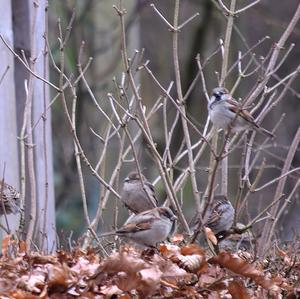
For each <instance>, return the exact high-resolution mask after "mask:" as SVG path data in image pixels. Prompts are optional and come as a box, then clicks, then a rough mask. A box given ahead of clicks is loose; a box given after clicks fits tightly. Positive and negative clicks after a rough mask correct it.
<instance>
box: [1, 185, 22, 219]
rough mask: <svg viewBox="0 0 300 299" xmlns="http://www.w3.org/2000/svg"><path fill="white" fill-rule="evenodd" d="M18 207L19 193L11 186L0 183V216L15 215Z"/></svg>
mask: <svg viewBox="0 0 300 299" xmlns="http://www.w3.org/2000/svg"><path fill="white" fill-rule="evenodd" d="M19 206H20V193H19V192H18V191H17V190H16V189H15V188H14V187H12V186H11V185H8V184H6V183H2V181H0V216H1V215H4V214H11V213H13V214H16V213H17V212H18V211H19Z"/></svg>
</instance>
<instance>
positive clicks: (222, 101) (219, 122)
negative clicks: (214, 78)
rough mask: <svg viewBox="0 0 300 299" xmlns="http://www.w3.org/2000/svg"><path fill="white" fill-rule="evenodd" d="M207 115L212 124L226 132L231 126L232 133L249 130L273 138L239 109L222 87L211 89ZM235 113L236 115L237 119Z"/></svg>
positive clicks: (248, 113) (251, 117) (246, 112)
mask: <svg viewBox="0 0 300 299" xmlns="http://www.w3.org/2000/svg"><path fill="white" fill-rule="evenodd" d="M208 113H209V117H210V119H211V121H212V123H213V124H214V125H215V126H216V127H219V128H222V129H224V130H227V129H228V128H229V126H232V132H240V131H243V130H247V129H249V128H251V129H254V130H257V131H259V132H262V133H264V134H265V135H267V136H269V137H271V138H273V137H274V134H273V133H271V132H269V131H268V130H266V129H264V128H262V127H261V126H259V125H258V124H257V123H256V122H255V119H254V118H253V116H252V115H251V114H250V112H249V111H247V110H245V109H243V108H241V106H240V105H239V103H238V102H236V101H235V100H234V99H233V98H232V96H231V94H230V93H229V92H228V90H227V89H226V88H224V87H216V88H214V89H213V91H212V96H211V98H210V101H209V103H208ZM236 113H238V116H237V117H236Z"/></svg>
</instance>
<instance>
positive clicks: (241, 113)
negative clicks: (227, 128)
mask: <svg viewBox="0 0 300 299" xmlns="http://www.w3.org/2000/svg"><path fill="white" fill-rule="evenodd" d="M228 103H229V104H230V106H229V110H230V111H232V112H233V113H238V114H239V116H240V117H242V118H243V119H245V120H246V121H248V122H250V123H251V124H252V125H254V126H255V127H257V128H258V127H259V126H258V124H257V123H256V122H255V120H254V118H253V116H252V115H251V114H250V112H249V111H247V110H245V109H243V108H242V109H241V107H240V105H239V103H238V102H236V101H234V100H228Z"/></svg>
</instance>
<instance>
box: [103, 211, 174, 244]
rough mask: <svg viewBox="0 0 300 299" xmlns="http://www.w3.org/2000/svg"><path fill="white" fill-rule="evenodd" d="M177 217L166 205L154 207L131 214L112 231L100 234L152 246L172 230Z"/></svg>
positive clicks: (165, 237)
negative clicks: (118, 227) (121, 224)
mask: <svg viewBox="0 0 300 299" xmlns="http://www.w3.org/2000/svg"><path fill="white" fill-rule="evenodd" d="M176 219H177V217H176V216H175V215H174V214H173V212H172V211H171V209H169V208H167V207H159V208H154V209H151V210H148V211H144V212H141V213H139V214H136V215H131V216H130V217H129V219H128V220H127V221H126V223H125V224H124V225H123V226H122V227H121V228H120V229H118V230H116V231H114V232H108V233H104V234H102V235H100V237H106V236H110V235H118V236H120V237H125V238H128V239H130V240H132V241H134V242H135V243H137V244H139V245H143V246H147V247H154V246H155V245H156V244H157V243H158V242H162V241H165V240H166V239H167V238H168V236H169V235H170V234H172V233H173V232H174V229H175V220H176Z"/></svg>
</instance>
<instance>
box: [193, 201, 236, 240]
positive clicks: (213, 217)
mask: <svg viewBox="0 0 300 299" xmlns="http://www.w3.org/2000/svg"><path fill="white" fill-rule="evenodd" d="M207 213H208V215H209V217H208V219H207V221H206V222H205V223H203V225H204V226H207V227H209V228H210V229H211V230H212V231H213V233H214V234H215V235H216V234H218V233H221V232H224V231H227V230H229V229H230V228H231V226H232V224H233V218H234V208H233V206H232V204H231V203H230V201H229V200H228V199H227V198H226V196H224V195H215V196H214V199H213V201H212V203H211V205H210V207H209V208H208V211H207ZM198 223H199V219H197V215H196V216H195V217H194V221H193V222H192V226H193V227H197V226H198Z"/></svg>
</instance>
